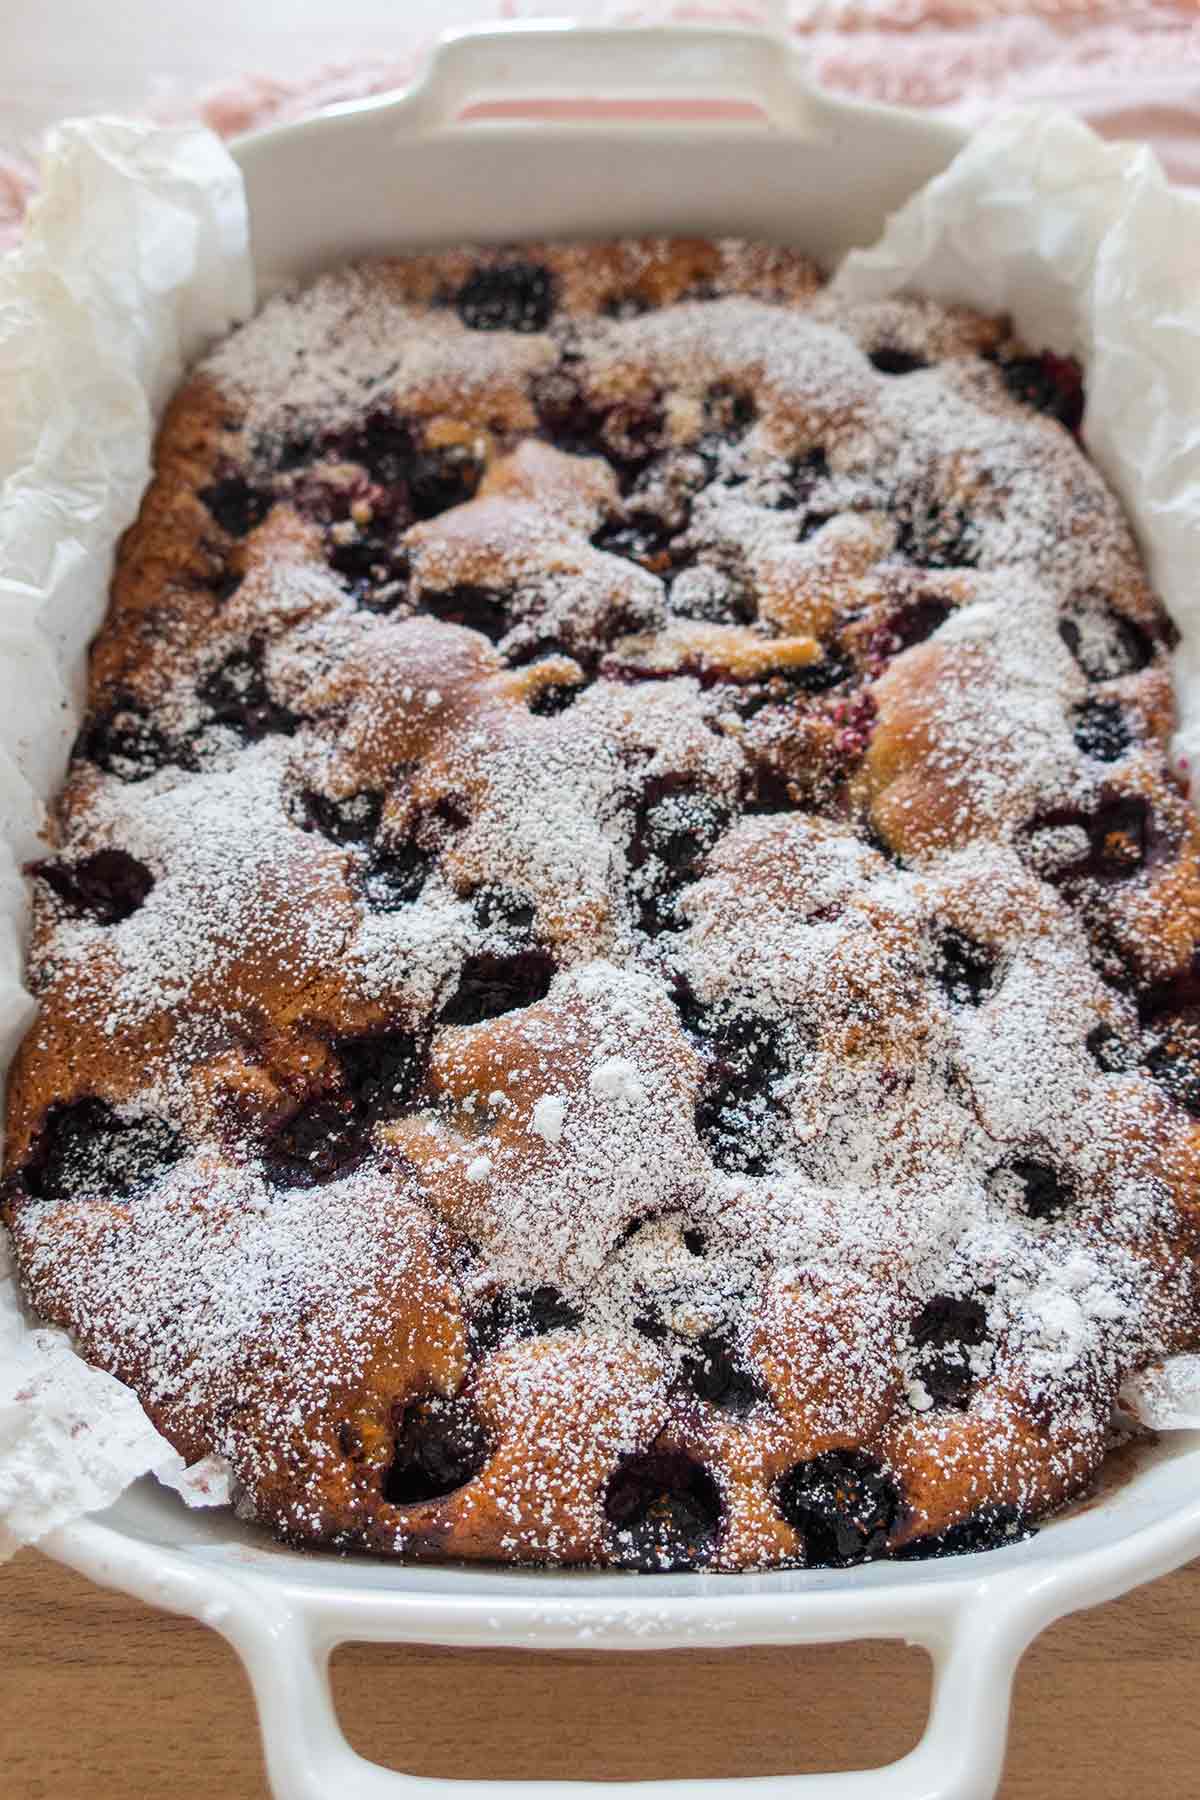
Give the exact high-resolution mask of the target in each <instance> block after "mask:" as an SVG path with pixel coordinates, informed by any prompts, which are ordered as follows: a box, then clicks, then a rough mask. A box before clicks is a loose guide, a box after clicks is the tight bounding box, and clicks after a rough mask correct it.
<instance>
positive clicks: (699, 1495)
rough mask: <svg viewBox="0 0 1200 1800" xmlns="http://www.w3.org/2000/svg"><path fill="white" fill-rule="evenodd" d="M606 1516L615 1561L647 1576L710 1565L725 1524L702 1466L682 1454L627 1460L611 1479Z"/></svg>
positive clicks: (645, 1453) (666, 1452) (717, 1496)
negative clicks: (611, 1529)
mask: <svg viewBox="0 0 1200 1800" xmlns="http://www.w3.org/2000/svg"><path fill="white" fill-rule="evenodd" d="M604 1512H605V1516H606V1518H607V1519H608V1521H609V1524H610V1525H611V1526H612V1527H613V1533H614V1540H615V1541H614V1544H613V1558H614V1561H616V1562H618V1563H619V1564H620V1565H621V1566H622V1567H623V1568H632V1569H641V1570H643V1571H645V1572H647V1573H653V1572H655V1571H658V1572H666V1571H667V1570H670V1569H690V1568H696V1567H699V1566H701V1565H702V1564H704V1563H706V1562H708V1561H709V1560H710V1559H711V1557H712V1553H713V1549H714V1547H715V1542H716V1536H717V1531H718V1529H719V1527H720V1523H721V1512H722V1507H721V1495H720V1491H719V1489H718V1487H717V1484H716V1482H715V1481H714V1480H713V1478H712V1476H711V1475H710V1474H709V1473H708V1470H707V1469H706V1468H705V1467H704V1465H703V1464H702V1463H699V1462H697V1461H696V1459H695V1458H694V1457H692V1456H689V1455H688V1454H687V1453H686V1451H683V1450H646V1451H641V1452H635V1453H634V1454H632V1455H629V1456H624V1457H622V1458H621V1461H620V1462H619V1463H618V1464H617V1466H616V1468H615V1470H614V1471H613V1474H612V1476H611V1478H610V1480H609V1483H608V1488H607V1491H606V1493H605V1496H604Z"/></svg>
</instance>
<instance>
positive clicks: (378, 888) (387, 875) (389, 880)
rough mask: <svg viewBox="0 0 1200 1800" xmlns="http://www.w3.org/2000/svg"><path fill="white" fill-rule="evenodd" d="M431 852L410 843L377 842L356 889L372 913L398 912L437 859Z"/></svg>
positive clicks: (407, 903) (419, 890)
mask: <svg viewBox="0 0 1200 1800" xmlns="http://www.w3.org/2000/svg"><path fill="white" fill-rule="evenodd" d="M436 860H437V859H436V856H435V855H434V853H433V852H432V851H429V850H422V849H421V848H420V846H419V845H417V844H414V843H412V842H406V843H403V844H395V845H386V844H376V846H375V847H374V849H373V850H372V851H371V854H370V856H369V858H368V860H367V862H366V863H365V865H364V866H363V868H362V869H361V870H360V872H359V875H358V889H359V892H360V893H361V895H362V897H363V900H364V901H365V903H366V905H367V907H368V908H369V909H370V911H371V912H399V910H400V908H401V907H402V906H408V905H410V904H411V902H412V901H414V900H415V899H416V898H417V896H418V895H419V894H420V892H421V889H422V888H423V887H424V886H425V883H426V881H427V880H428V879H429V875H430V871H431V870H432V868H433V865H434V863H435V861H436Z"/></svg>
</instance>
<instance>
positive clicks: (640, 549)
mask: <svg viewBox="0 0 1200 1800" xmlns="http://www.w3.org/2000/svg"><path fill="white" fill-rule="evenodd" d="M674 535H675V529H674V527H672V526H668V525H666V524H665V523H664V522H663V520H662V519H660V518H658V517H657V515H656V514H654V513H641V512H635V513H631V514H630V515H629V517H628V518H627V519H624V520H610V521H609V523H608V524H606V525H602V526H601V527H600V529H599V530H598V531H596V532H594V533H593V535H592V543H593V545H594V546H595V548H596V549H597V550H603V551H605V552H606V553H607V554H608V555H609V556H624V557H626V558H627V559H628V560H629V561H630V562H636V563H641V565H642V567H643V568H645V569H651V570H652V571H654V573H656V574H658V573H661V572H662V569H663V567H664V566H665V564H666V563H668V562H669V560H670V547H671V541H672V539H673V537H674Z"/></svg>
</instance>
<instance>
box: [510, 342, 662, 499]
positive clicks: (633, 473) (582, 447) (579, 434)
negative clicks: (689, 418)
mask: <svg viewBox="0 0 1200 1800" xmlns="http://www.w3.org/2000/svg"><path fill="white" fill-rule="evenodd" d="M533 398H534V404H535V405H536V407H537V411H538V419H539V422H540V424H541V427H542V430H543V431H544V432H545V434H546V436H547V437H548V438H549V440H550V442H551V443H552V444H554V445H555V446H556V447H557V448H558V449H559V450H565V451H567V452H569V453H570V454H571V455H574V456H602V457H604V458H605V460H606V461H608V462H610V463H611V464H612V466H613V469H614V471H615V473H616V476H617V485H618V487H619V488H620V491H621V492H622V493H623V494H628V493H629V492H630V490H631V489H632V488H633V487H634V485H635V484H636V482H637V479H638V476H639V475H641V474H642V472H643V471H644V470H645V468H646V467H647V465H648V464H649V463H650V462H651V461H652V459H653V458H654V456H655V455H656V454H657V453H658V452H659V451H660V450H661V449H662V447H663V439H664V425H663V417H662V413H661V411H660V409H659V407H658V406H657V404H656V403H651V402H645V401H643V402H634V401H622V402H619V403H617V404H616V405H612V404H609V405H601V404H597V403H595V402H593V401H591V400H589V399H588V398H587V397H586V395H584V394H583V393H582V392H581V391H580V388H579V385H578V383H577V381H576V380H575V378H574V377H573V376H572V375H570V374H568V373H567V372H566V371H565V370H562V369H559V370H555V371H553V372H552V373H551V374H549V375H546V376H543V377H541V379H540V380H539V381H537V382H536V383H535V384H534V390H533Z"/></svg>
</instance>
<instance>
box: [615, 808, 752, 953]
mask: <svg viewBox="0 0 1200 1800" xmlns="http://www.w3.org/2000/svg"><path fill="white" fill-rule="evenodd" d="M728 816H729V815H728V809H727V808H726V807H725V806H723V805H722V803H721V802H720V801H718V800H716V799H714V797H713V796H712V795H711V794H706V793H704V792H703V791H702V790H699V789H697V788H696V787H695V785H694V784H693V783H692V782H691V781H690V780H689V779H688V778H687V777H686V776H661V775H660V776H654V777H652V779H651V780H650V781H648V782H647V783H646V786H645V788H644V790H643V792H642V795H641V798H640V799H639V801H638V805H637V808H636V810H635V813H634V820H633V832H632V835H631V837H630V842H629V851H628V856H629V866H630V869H631V870H633V871H634V873H635V876H636V880H635V882H634V888H635V892H636V895H637V899H638V906H639V913H640V923H641V926H642V929H643V930H644V931H646V932H648V933H649V934H650V935H651V936H656V935H657V934H658V933H660V932H663V931H678V930H680V929H682V927H683V925H684V923H685V920H684V918H683V915H682V913H681V912H680V910H679V894H680V890H681V889H682V888H684V887H686V886H688V885H689V884H690V883H691V882H693V881H695V880H696V879H697V878H698V876H699V875H700V873H701V867H702V864H703V861H704V858H705V856H706V855H707V854H708V852H709V850H711V849H712V846H713V845H714V844H715V843H716V841H717V838H718V837H719V836H720V834H721V832H722V831H723V830H724V828H725V826H726V824H727V823H728Z"/></svg>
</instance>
